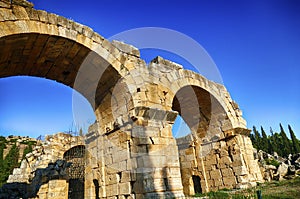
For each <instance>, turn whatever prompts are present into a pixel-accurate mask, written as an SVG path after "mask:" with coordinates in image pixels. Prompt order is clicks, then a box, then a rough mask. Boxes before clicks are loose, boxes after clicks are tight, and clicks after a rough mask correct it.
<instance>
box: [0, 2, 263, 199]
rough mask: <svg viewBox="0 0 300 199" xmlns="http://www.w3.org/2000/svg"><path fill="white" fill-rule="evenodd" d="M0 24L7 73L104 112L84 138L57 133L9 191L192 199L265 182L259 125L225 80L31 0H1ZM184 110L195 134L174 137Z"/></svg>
mask: <svg viewBox="0 0 300 199" xmlns="http://www.w3.org/2000/svg"><path fill="white" fill-rule="evenodd" d="M0 27H1V29H0V77H10V76H17V75H27V76H37V77H44V78H47V79H51V80H55V81H57V82H60V83H62V84H65V85H67V86H70V87H71V88H73V89H75V90H77V91H78V92H79V93H81V94H82V95H83V96H84V97H86V99H87V100H88V101H89V102H90V103H91V105H92V107H93V108H94V111H95V115H96V118H97V122H96V123H95V124H93V125H92V126H91V127H90V129H89V133H88V134H87V135H86V136H85V137H84V138H82V137H72V136H70V135H66V134H56V135H53V136H48V137H47V138H46V141H45V143H44V144H43V145H42V146H40V147H38V148H36V150H35V151H34V152H33V153H31V154H28V155H27V156H26V159H25V160H23V161H22V164H21V167H20V168H17V169H15V170H14V173H13V174H12V175H11V176H10V177H9V180H8V184H7V185H6V186H5V187H4V188H3V189H2V196H1V194H0V198H1V197H4V198H5V196H3V194H5V192H6V193H7V192H9V190H12V189H14V190H19V188H20V187H21V188H20V189H21V190H19V191H16V192H15V193H17V192H18V193H20V194H24V195H23V196H22V197H23V198H26V197H31V198H40V199H41V198H57V199H60V198H107V199H116V198H119V199H121V198H128V199H129V198H136V199H140V198H183V197H184V196H189V195H194V194H195V193H198V192H208V191H214V190H218V189H223V188H246V187H249V186H255V184H256V182H261V181H262V175H261V172H260V169H259V167H258V164H257V160H254V157H253V147H252V143H251V141H250V139H249V137H248V134H249V132H250V131H249V130H248V129H247V128H246V122H245V120H244V119H243V118H242V113H241V110H240V109H239V107H238V105H237V104H236V103H235V102H234V101H233V100H232V99H231V97H230V95H229V93H228V92H227V90H226V88H225V87H224V86H223V85H220V84H217V83H214V82H212V81H209V80H208V79H206V78H205V77H203V76H201V75H200V74H197V73H195V72H192V71H188V70H185V69H183V67H182V66H181V65H179V64H176V63H174V62H171V61H168V60H165V59H163V58H161V57H157V58H155V59H154V60H153V61H152V62H151V63H149V64H146V63H145V61H144V60H142V59H141V58H140V53H139V50H138V49H136V48H135V47H133V46H131V45H127V44H125V43H122V42H118V41H113V42H109V41H108V40H106V39H105V38H103V37H102V36H100V35H99V34H97V33H95V32H94V31H93V30H92V29H91V28H89V27H86V26H84V25H81V24H78V23H76V22H73V21H70V20H68V19H66V18H64V17H61V16H57V15H55V14H51V13H47V12H45V11H41V10H35V9H34V8H33V5H32V4H31V3H28V2H27V1H23V0H13V1H12V2H11V1H9V0H0ZM177 115H180V116H181V117H182V118H183V120H184V121H185V122H186V123H187V125H188V126H189V127H190V129H191V132H192V133H191V134H190V135H187V136H185V137H182V138H178V139H175V138H174V137H173V136H172V126H173V124H174V121H175V119H176V117H177ZM10 185H11V187H13V188H11V189H10V187H9V186H10ZM18 187H19V188H18ZM5 190H6V191H5ZM16 197H21V196H16Z"/></svg>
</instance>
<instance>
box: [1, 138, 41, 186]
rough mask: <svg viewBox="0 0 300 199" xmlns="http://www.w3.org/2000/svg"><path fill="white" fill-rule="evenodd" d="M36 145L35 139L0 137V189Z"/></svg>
mask: <svg viewBox="0 0 300 199" xmlns="http://www.w3.org/2000/svg"><path fill="white" fill-rule="evenodd" d="M37 143H38V141H37V140H36V139H34V138H29V137H21V136H8V137H3V136H0V187H1V186H2V185H3V184H4V183H6V180H7V179H8V176H9V175H10V174H11V173H12V171H13V169H14V168H16V167H19V166H20V162H21V160H22V159H23V158H25V155H26V154H27V153H30V152H31V151H32V149H33V148H34V147H35V146H36V145H37Z"/></svg>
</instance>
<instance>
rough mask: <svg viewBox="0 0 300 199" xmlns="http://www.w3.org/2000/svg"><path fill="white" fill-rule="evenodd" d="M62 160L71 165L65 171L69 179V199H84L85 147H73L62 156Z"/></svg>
mask: <svg viewBox="0 0 300 199" xmlns="http://www.w3.org/2000/svg"><path fill="white" fill-rule="evenodd" d="M64 160H66V161H67V162H68V163H71V166H70V167H69V168H68V169H67V170H66V172H67V176H68V178H69V189H68V198H69V199H75V198H76V199H83V198H84V180H85V178H84V176H85V146H83V145H79V146H75V147H73V148H71V149H69V150H68V151H66V152H65V154H64Z"/></svg>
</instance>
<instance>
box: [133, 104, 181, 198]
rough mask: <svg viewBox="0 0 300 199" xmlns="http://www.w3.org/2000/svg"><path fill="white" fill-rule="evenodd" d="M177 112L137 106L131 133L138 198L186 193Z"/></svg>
mask: <svg viewBox="0 0 300 199" xmlns="http://www.w3.org/2000/svg"><path fill="white" fill-rule="evenodd" d="M176 116H177V112H173V111H164V110H160V109H154V108H149V107H136V108H135V110H134V116H133V117H132V118H133V120H134V123H133V126H132V133H131V141H132V146H131V148H130V149H131V150H130V155H131V159H132V160H133V162H136V165H132V166H133V167H132V168H133V172H134V173H133V176H134V179H135V181H133V183H132V184H133V192H134V193H135V194H136V198H137V199H138V198H165V197H170V198H172V197H182V196H183V187H182V181H181V175H180V165H179V157H178V148H177V145H176V140H175V139H174V138H173V136H172V124H173V122H174V120H175V118H176Z"/></svg>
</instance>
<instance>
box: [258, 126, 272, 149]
mask: <svg viewBox="0 0 300 199" xmlns="http://www.w3.org/2000/svg"><path fill="white" fill-rule="evenodd" d="M260 129H261V135H262V139H261V149H262V150H263V151H265V152H268V153H270V152H269V150H268V149H269V146H268V137H267V134H266V132H265V130H264V128H263V127H262V126H261V127H260Z"/></svg>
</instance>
